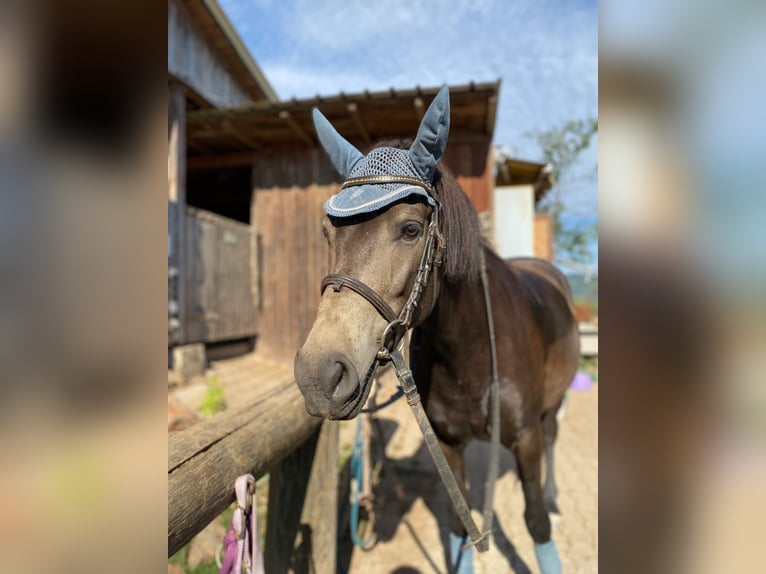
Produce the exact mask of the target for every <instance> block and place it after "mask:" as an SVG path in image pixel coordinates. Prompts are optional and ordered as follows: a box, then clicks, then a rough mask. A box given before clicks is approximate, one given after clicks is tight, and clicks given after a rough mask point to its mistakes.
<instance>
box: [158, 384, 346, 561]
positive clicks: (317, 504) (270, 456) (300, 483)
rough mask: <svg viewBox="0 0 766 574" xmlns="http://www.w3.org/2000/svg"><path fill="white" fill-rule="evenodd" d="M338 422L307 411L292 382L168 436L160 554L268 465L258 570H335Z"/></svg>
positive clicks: (174, 549) (178, 544)
mask: <svg viewBox="0 0 766 574" xmlns="http://www.w3.org/2000/svg"><path fill="white" fill-rule="evenodd" d="M337 464H338V425H337V423H333V422H329V421H328V422H324V423H322V419H319V418H316V417H312V416H309V415H308V414H307V413H306V411H305V409H304V406H303V400H302V397H301V396H300V392H299V391H298V389H297V386H296V385H295V383H294V382H290V383H288V384H284V385H281V386H278V387H276V388H275V389H274V390H273V391H272V392H271V393H269V394H268V395H266V396H265V397H263V398H261V399H259V400H257V401H256V402H254V403H253V404H251V405H249V406H248V407H246V408H244V409H242V410H240V411H237V412H233V413H226V414H222V415H219V416H218V417H215V418H213V419H211V420H209V421H206V422H203V423H199V424H197V425H194V426H192V427H191V428H189V429H186V430H184V431H180V432H177V433H173V434H171V435H170V436H169V438H168V556H172V555H173V554H175V553H176V552H177V551H178V550H180V549H181V548H182V547H183V546H184V545H185V544H186V543H188V542H189V541H190V540H191V539H192V538H193V537H194V536H195V535H196V534H197V533H199V532H200V531H201V530H202V529H203V528H205V526H207V525H208V524H209V523H210V522H211V521H212V520H214V519H215V517H217V516H218V515H219V514H220V513H221V512H223V510H224V509H225V508H226V507H227V506H228V505H229V504H231V503H232V502H233V501H234V481H235V479H236V478H237V476H239V475H241V474H244V473H248V472H249V473H252V474H253V475H254V476H255V477H256V479H257V478H259V477H260V476H262V475H264V474H265V473H266V472H269V473H270V481H269V508H268V524H267V532H266V550H265V566H266V571H267V572H269V573H270V574H271V573H276V574H282V573H287V572H309V571H311V572H315V573H318V574H322V573H332V572H335V569H336V563H337V553H336V552H337V534H336V533H337V508H338V467H337Z"/></svg>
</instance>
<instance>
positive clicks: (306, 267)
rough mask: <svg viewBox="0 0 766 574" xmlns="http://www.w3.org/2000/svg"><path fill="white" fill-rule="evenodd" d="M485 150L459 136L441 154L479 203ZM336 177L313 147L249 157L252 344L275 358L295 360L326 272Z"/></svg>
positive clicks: (486, 184) (483, 206)
mask: <svg viewBox="0 0 766 574" xmlns="http://www.w3.org/2000/svg"><path fill="white" fill-rule="evenodd" d="M354 143H356V144H358V143H359V142H354ZM360 149H362V148H361V146H360ZM488 150H489V142H482V143H475V142H469V143H456V144H454V145H453V144H450V147H449V149H448V150H447V154H446V157H445V162H446V163H447V165H448V166H449V168H450V170H452V172H453V174H454V175H456V177H457V180H458V182H459V183H460V185H461V186H462V187H463V189H464V190H465V191H466V193H467V194H468V196H469V197H470V198H471V200H472V201H473V202H474V205H475V206H476V207H477V209H478V210H479V211H488V210H489V209H491V195H492V193H491V190H492V188H491V185H492V182H493V175H492V173H491V171H490V170H488V169H487V165H488V163H487V157H488ZM340 183H341V181H340V177H339V176H338V175H337V174H336V173H335V170H334V169H333V167H332V165H331V164H330V162H329V160H327V158H326V156H325V155H324V152H322V151H320V150H318V149H309V148H307V147H298V146H284V147H282V148H280V149H277V150H274V151H272V152H271V153H269V154H264V155H262V156H260V157H259V158H258V159H257V160H256V161H255V163H254V165H253V187H254V191H253V203H252V213H251V222H252V224H253V227H254V229H255V233H256V234H257V235H258V238H257V242H260V245H261V253H260V261H259V262H258V274H259V275H260V281H259V284H260V286H261V292H260V293H259V300H260V308H259V319H258V342H257V345H258V350H259V351H262V352H265V353H267V354H269V355H270V356H272V357H274V358H276V359H278V360H283V361H292V360H293V358H294V356H295V353H296V351H297V350H298V349H299V348H300V346H301V345H302V344H303V341H304V340H305V338H306V336H307V335H308V333H309V331H310V330H311V326H312V325H313V323H314V319H315V317H316V310H317V307H318V305H319V285H320V283H321V281H322V278H323V277H324V276H325V275H326V274H327V273H328V272H329V269H328V258H329V253H328V251H327V245H326V242H325V239H324V237H323V236H322V230H321V223H322V219H323V217H324V211H323V210H322V204H323V203H324V201H325V200H326V199H328V198H329V197H330V196H331V195H333V194H334V193H337V192H338V191H339V190H340Z"/></svg>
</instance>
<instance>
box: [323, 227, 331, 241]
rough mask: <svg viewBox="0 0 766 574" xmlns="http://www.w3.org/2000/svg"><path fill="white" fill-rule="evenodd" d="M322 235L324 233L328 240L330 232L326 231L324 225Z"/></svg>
mask: <svg viewBox="0 0 766 574" xmlns="http://www.w3.org/2000/svg"><path fill="white" fill-rule="evenodd" d="M322 235H324V238H325V239H327V240H329V239H330V233H329V232H328V231H327V228H326V227H323V228H322Z"/></svg>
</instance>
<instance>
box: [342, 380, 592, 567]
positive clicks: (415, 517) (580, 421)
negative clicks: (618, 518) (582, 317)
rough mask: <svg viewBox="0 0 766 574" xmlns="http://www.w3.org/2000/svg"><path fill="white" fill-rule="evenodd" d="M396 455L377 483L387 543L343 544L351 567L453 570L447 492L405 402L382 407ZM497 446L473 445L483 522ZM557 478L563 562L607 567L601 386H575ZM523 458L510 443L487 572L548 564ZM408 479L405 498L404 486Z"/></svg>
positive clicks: (471, 464) (348, 431)
mask: <svg viewBox="0 0 766 574" xmlns="http://www.w3.org/2000/svg"><path fill="white" fill-rule="evenodd" d="M381 385H382V389H381V392H380V397H381V400H384V399H385V398H387V397H388V396H390V394H391V393H392V392H393V390H394V389H395V385H396V379H395V377H394V376H393V374H392V373H391V372H388V373H386V374H385V375H383V376H382V377H381ZM377 416H378V418H379V421H380V429H381V430H382V433H383V435H384V437H385V444H386V456H387V460H386V462H385V465H384V468H383V473H382V477H381V481H380V484H379V485H378V487H377V488H376V489H375V496H376V513H377V516H376V532H377V536H378V542H377V544H376V545H375V546H374V547H373V548H372V549H371V550H367V551H364V550H361V549H359V548H353V547H352V546H351V545H350V542H348V541H346V543H345V544H344V545H343V547H342V552H341V555H342V560H343V563H344V564H345V565H347V566H349V565H350V566H349V572H351V573H365V574H366V573H396V574H407V573H414V572H424V573H425V572H447V571H448V570H447V567H446V560H445V544H446V540H447V526H446V525H447V504H448V502H447V494H446V491H445V490H444V487H443V486H442V484H441V482H440V480H439V477H438V475H437V473H436V470H435V468H434V466H433V462H432V460H431V458H430V456H429V454H428V452H427V451H426V449H425V446H424V445H423V440H422V438H421V434H420V431H419V430H418V428H417V424H416V423H415V421H414V418H413V417H412V414H411V412H410V410H409V407H408V406H407V404H406V402H405V401H404V400H400V401H398V402H397V403H395V404H394V405H392V406H390V407H388V408H387V409H386V410H384V411H382V412H380V413H379V414H378V415H377ZM355 429H356V422H355V421H348V422H344V423H342V426H341V452H342V453H343V452H346V453H347V452H350V444H351V443H352V441H353V437H354V432H355ZM488 452H489V445H488V444H487V443H478V442H477V443H474V444H472V445H470V446H469V447H468V449H467V451H466V467H467V469H468V480H469V484H470V492H469V503H470V505H471V508H472V509H474V510H473V515H474V519H475V520H476V521H477V522H478V523H480V521H481V511H480V509H481V507H482V499H483V494H484V493H483V491H484V477H485V474H486V460H487V457H488ZM556 465H557V466H556V476H557V482H558V486H559V499H558V502H559V507H560V508H561V513H562V514H561V520H560V522H558V523H557V524H556V525H555V526H554V529H555V530H554V540H555V541H556V544H557V545H558V548H559V553H560V554H561V559H562V563H563V570H564V572H566V573H567V574H577V573H592V572H597V571H598V385H595V386H594V387H593V389H592V390H590V391H585V392H583V391H570V393H569V397H568V401H567V405H566V409H565V412H564V416H563V419H562V421H561V425H560V432H559V440H558V442H557V445H556ZM514 468H515V467H514V460H513V457H512V456H511V455H510V453H508V452H507V451H505V450H504V449H503V451H502V456H501V476H500V479H499V483H498V485H497V488H496V490H495V504H494V506H495V511H496V522H495V525H494V536H493V540H492V544H491V547H490V550H489V551H488V552H487V553H484V554H478V553H476V555H475V561H474V567H475V571H476V573H477V574H483V573H494V572H516V573H527V572H533V573H536V572H538V568H537V562H536V561H535V556H534V549H533V543H532V539H531V537H530V536H529V533H528V532H527V530H526V526H525V524H524V518H523V511H524V497H523V495H522V492H521V487H520V484H519V481H518V479H517V477H516V474H515V471H514ZM398 485H401V487H402V488H401V489H399V490H400V492H401V493H402V495H401V496H397V486H398Z"/></svg>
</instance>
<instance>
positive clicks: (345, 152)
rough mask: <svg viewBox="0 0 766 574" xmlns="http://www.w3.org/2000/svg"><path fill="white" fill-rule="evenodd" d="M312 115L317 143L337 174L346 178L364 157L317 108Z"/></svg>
mask: <svg viewBox="0 0 766 574" xmlns="http://www.w3.org/2000/svg"><path fill="white" fill-rule="evenodd" d="M312 115H313V117H314V127H315V128H316V131H317V136H318V137H319V143H321V144H322V147H323V148H324V150H325V151H326V152H327V155H329V156H330V160H331V161H332V164H333V165H334V166H335V169H337V170H338V173H340V174H341V175H342V176H343V177H344V178H347V177H348V176H349V174H350V173H351V169H352V168H353V167H354V165H356V162H358V161H359V160H360V159H362V158H363V157H364V155H362V152H360V151H359V150H358V149H356V148H355V147H354V146H353V145H351V144H350V143H349V142H348V141H346V140H345V139H344V138H343V136H342V135H340V134H339V133H338V132H337V131H336V130H335V128H334V127H332V124H331V123H330V122H329V121H328V120H327V118H326V117H324V116H323V115H322V112H320V111H319V110H318V109H317V108H314V110H313V114H312Z"/></svg>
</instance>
